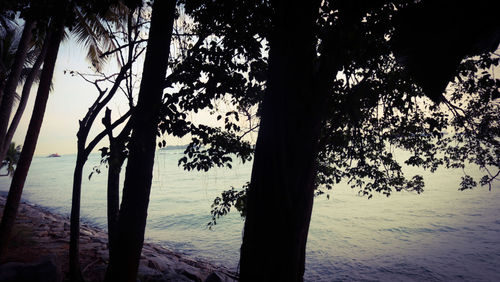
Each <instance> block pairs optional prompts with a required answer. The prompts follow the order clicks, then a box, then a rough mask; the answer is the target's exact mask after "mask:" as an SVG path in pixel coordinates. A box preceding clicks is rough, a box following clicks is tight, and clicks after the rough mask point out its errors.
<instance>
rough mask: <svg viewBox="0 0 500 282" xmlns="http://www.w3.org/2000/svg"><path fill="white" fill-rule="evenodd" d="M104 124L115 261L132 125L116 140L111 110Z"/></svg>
mask: <svg viewBox="0 0 500 282" xmlns="http://www.w3.org/2000/svg"><path fill="white" fill-rule="evenodd" d="M102 123H103V124H104V126H105V127H106V131H107V134H108V137H109V158H108V189H107V204H108V209H107V215H108V244H109V259H110V260H115V256H116V236H117V235H116V234H117V226H118V216H119V211H120V172H121V169H122V166H123V163H124V162H125V159H126V152H125V142H126V141H127V140H128V136H129V134H130V130H131V126H130V125H131V123H130V121H129V122H128V123H127V124H126V125H125V127H124V128H123V129H122V131H121V133H120V134H119V135H118V136H117V137H116V138H114V137H113V128H112V127H111V110H109V109H106V114H105V115H104V118H103V120H102Z"/></svg>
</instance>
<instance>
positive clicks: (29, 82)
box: [0, 35, 50, 160]
mask: <svg viewBox="0 0 500 282" xmlns="http://www.w3.org/2000/svg"><path fill="white" fill-rule="evenodd" d="M49 36H50V35H47V37H46V39H45V42H44V43H43V47H42V50H40V54H39V55H38V57H37V58H36V61H35V63H34V64H33V66H32V67H31V71H30V73H29V74H28V77H26V81H25V82H24V85H23V91H22V93H21V100H20V101H19V105H18V106H17V110H16V113H15V114H14V117H13V118H12V121H11V123H10V126H9V130H8V131H7V135H6V136H5V139H4V141H3V144H4V146H3V147H4V148H3V151H1V152H0V160H3V159H5V155H6V154H7V151H8V150H9V146H10V142H12V138H13V137H14V133H16V130H17V126H18V125H19V122H20V121H21V117H22V116H23V114H24V110H25V109H26V104H27V103H28V99H29V96H30V92H31V87H32V86H33V83H34V82H35V79H36V77H37V75H38V72H39V70H40V67H41V66H42V63H43V60H44V59H45V55H46V54H47V49H48V45H49V44H48V41H49Z"/></svg>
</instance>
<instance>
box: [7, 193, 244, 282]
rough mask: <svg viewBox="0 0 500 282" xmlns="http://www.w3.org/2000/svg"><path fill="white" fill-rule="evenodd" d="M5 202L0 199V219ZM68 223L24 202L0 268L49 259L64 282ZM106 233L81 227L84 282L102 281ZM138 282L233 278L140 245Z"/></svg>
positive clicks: (209, 266)
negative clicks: (2, 265)
mask: <svg viewBox="0 0 500 282" xmlns="http://www.w3.org/2000/svg"><path fill="white" fill-rule="evenodd" d="M5 200H6V197H4V196H2V195H0V215H2V214H3V209H4V206H5ZM69 226H70V225H69V218H68V217H65V216H63V215H60V214H57V213H54V212H52V211H50V210H49V208H47V207H43V206H39V205H37V204H33V203H30V202H26V201H21V203H20V204H19V210H18V215H17V218H16V221H15V226H14V230H13V232H12V238H11V242H10V244H9V249H8V252H7V254H6V256H5V259H4V260H3V262H2V263H6V262H23V263H33V262H37V261H40V260H43V259H44V258H47V257H50V258H51V259H52V260H54V261H55V264H56V265H57V267H58V268H59V271H60V272H61V274H62V279H63V281H67V280H68V256H69ZM107 242H108V238H107V232H106V231H104V230H102V229H101V228H99V227H96V226H92V224H89V223H81V226H80V264H81V270H82V274H83V276H84V278H85V280H86V281H102V280H103V279H104V274H105V271H106V266H107V264H108V260H109V254H108V248H107ZM138 279H139V281H208V280H209V281H236V279H237V274H236V273H234V272H232V271H230V270H228V269H227V268H225V267H222V266H216V265H214V264H212V263H210V262H206V261H203V260H199V259H193V258H188V257H185V256H183V255H181V254H178V253H175V252H173V251H171V250H168V249H166V248H165V247H163V246H161V245H160V244H157V243H149V242H144V245H143V249H142V254H141V260H140V263H139V274H138Z"/></svg>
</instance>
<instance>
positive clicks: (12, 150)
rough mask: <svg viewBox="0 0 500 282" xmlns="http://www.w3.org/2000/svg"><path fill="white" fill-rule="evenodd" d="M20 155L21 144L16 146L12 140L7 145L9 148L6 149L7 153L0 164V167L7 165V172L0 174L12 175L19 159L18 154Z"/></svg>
mask: <svg viewBox="0 0 500 282" xmlns="http://www.w3.org/2000/svg"><path fill="white" fill-rule="evenodd" d="M20 155H21V145H18V146H16V143H14V142H12V143H10V145H9V150H7V154H6V156H5V160H3V162H2V164H1V165H0V168H3V167H4V166H7V173H6V174H4V175H0V176H9V175H10V176H11V177H12V176H13V175H14V170H15V168H14V167H15V166H16V165H17V162H18V161H19V156H20Z"/></svg>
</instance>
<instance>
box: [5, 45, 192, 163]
mask: <svg viewBox="0 0 500 282" xmlns="http://www.w3.org/2000/svg"><path fill="white" fill-rule="evenodd" d="M85 57H86V51H85V48H84V47H83V46H82V45H80V44H77V43H75V41H74V40H72V39H69V40H67V41H66V42H63V43H62V45H61V48H60V49H59V55H58V58H57V62H56V67H55V70H54V78H53V90H52V92H51V93H50V96H49V100H48V102H47V108H46V111H45V117H44V120H43V124H42V129H41V132H40V136H39V139H38V144H37V148H36V151H35V155H49V154H52V153H58V154H74V153H76V141H77V139H76V133H77V131H78V120H80V119H82V118H83V117H84V116H85V114H86V112H87V110H88V108H89V107H90V106H91V105H92V103H93V101H94V99H95V98H96V96H97V91H96V88H95V87H94V86H93V85H91V84H89V83H88V82H85V81H84V80H83V79H82V78H80V77H77V76H71V75H69V74H64V71H65V70H75V71H80V72H85V73H90V72H91V70H90V68H89V63H88V61H87V60H86V59H85ZM140 67H141V68H142V62H141V66H140ZM37 88H38V85H34V86H33V88H32V91H31V94H30V99H29V102H28V105H27V107H26V110H25V112H24V115H23V118H22V120H21V122H20V124H19V127H18V129H17V131H16V134H15V136H14V138H13V141H14V142H15V143H16V144H22V143H23V142H24V137H25V134H26V131H27V128H28V124H29V119H30V118H31V112H32V109H33V104H34V100H35V96H36V90H37ZM19 92H20V89H19ZM118 95H121V96H122V97H118V98H119V99H115V100H112V101H111V102H110V105H109V106H110V108H111V109H112V115H113V117H114V119H116V117H117V116H118V114H119V113H121V114H123V113H125V112H126V111H127V109H128V106H127V104H126V101H125V99H124V95H123V94H121V93H119V94H118ZM120 98H121V99H120ZM94 125H95V126H94V127H95V128H97V129H98V130H93V131H91V134H90V137H89V139H90V138H92V136H95V135H96V134H97V133H98V132H100V130H102V129H103V127H102V125H101V117H98V118H97V119H96V121H95V123H94ZM90 140H91V139H90ZM167 142H168V143H169V145H180V144H186V143H188V142H189V140H187V139H186V138H184V139H182V140H181V139H178V138H173V137H172V138H167ZM105 145H106V144H105V143H103V142H101V144H100V145H99V146H97V147H96V150H97V149H99V148H101V147H103V146H105Z"/></svg>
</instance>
